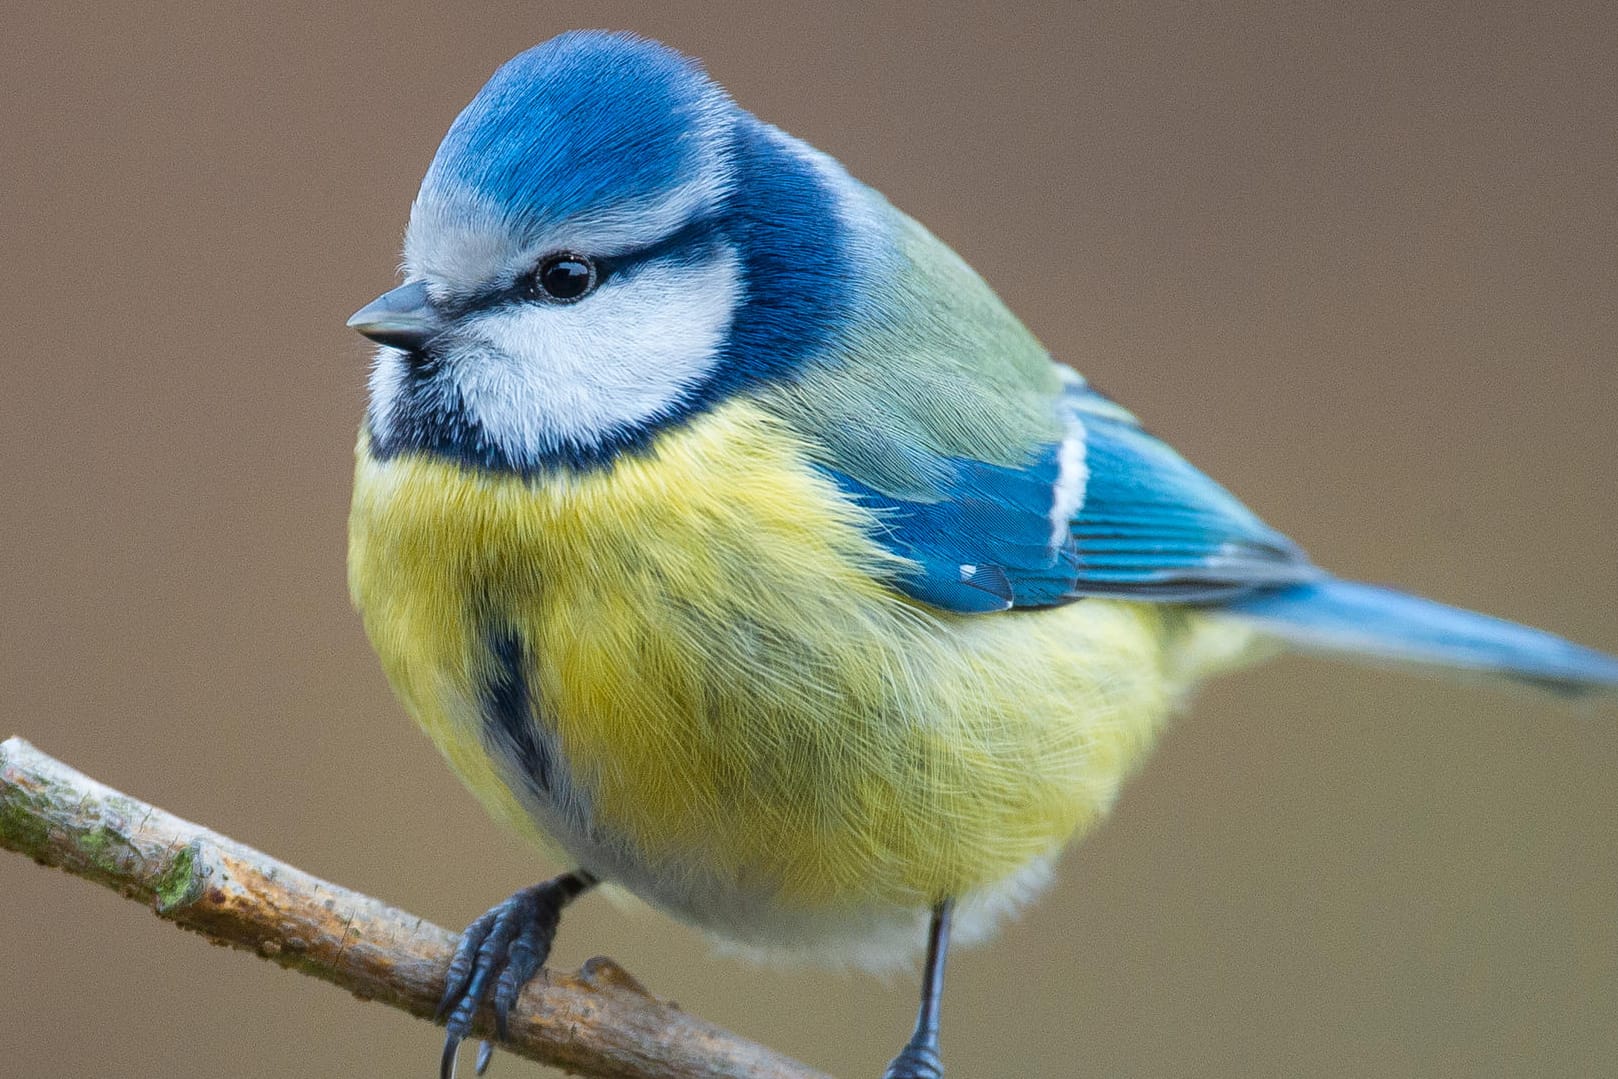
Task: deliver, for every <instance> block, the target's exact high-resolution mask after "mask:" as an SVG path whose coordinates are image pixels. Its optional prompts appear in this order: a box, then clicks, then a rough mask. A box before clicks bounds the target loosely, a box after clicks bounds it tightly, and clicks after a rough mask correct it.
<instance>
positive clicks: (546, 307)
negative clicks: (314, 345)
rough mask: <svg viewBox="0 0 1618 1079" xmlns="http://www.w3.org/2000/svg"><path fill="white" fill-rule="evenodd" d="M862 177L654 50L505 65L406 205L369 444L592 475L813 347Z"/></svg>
mask: <svg viewBox="0 0 1618 1079" xmlns="http://www.w3.org/2000/svg"><path fill="white" fill-rule="evenodd" d="M862 191H863V189H861V188H859V187H858V185H856V184H855V183H854V182H853V181H852V180H850V179H849V178H848V177H847V175H846V174H845V173H843V171H842V170H841V168H840V167H839V166H837V165H836V164H835V162H832V161H831V159H829V158H826V157H824V156H823V155H820V154H818V153H817V152H815V151H813V150H810V149H809V148H808V147H807V146H805V145H804V144H802V143H799V142H797V141H796V140H794V139H791V138H789V137H788V136H786V135H784V134H782V133H781V132H779V131H777V130H775V129H774V128H771V127H769V126H768V125H765V124H763V123H761V122H760V121H758V120H756V119H755V118H753V117H752V116H751V115H749V114H748V113H746V112H744V111H743V110H742V109H740V108H738V107H737V106H736V105H735V104H734V103H733V102H732V101H731V100H730V98H729V97H728V96H727V95H726V94H725V92H724V91H723V90H722V89H720V87H718V86H717V85H716V84H715V83H714V82H713V81H712V80H710V79H709V78H708V77H707V75H706V74H704V73H703V71H702V70H701V69H700V68H699V67H698V66H697V65H696V64H695V63H694V62H693V61H690V60H688V59H686V58H685V57H683V56H681V55H679V54H678V53H676V52H674V51H672V50H670V49H668V48H665V47H664V46H662V45H659V44H656V43H655V42H650V41H646V40H642V39H639V38H635V37H631V36H626V35H619V34H606V33H598V32H577V33H569V34H564V35H562V36H561V37H558V38H555V39H553V40H551V41H548V42H546V43H544V44H542V45H539V46H537V47H535V48H533V49H530V50H528V51H527V52H525V53H522V54H521V55H519V56H517V57H516V58H515V59H513V60H511V61H510V62H508V63H507V64H505V65H504V66H503V67H501V68H500V69H499V70H498V71H497V72H495V74H494V77H493V78H491V79H490V80H489V82H488V84H487V85H486V86H484V88H483V89H482V90H481V91H480V92H479V93H478V95H477V96H476V97H475V98H474V99H473V100H472V103H471V104H470V105H468V106H467V107H466V109H465V111H463V112H462V113H461V114H460V116H459V117H458V118H457V119H456V120H455V122H454V124H453V125H452V126H451V127H450V130H449V133H448V135H446V136H445V138H444V141H443V144H442V145H441V146H440V147H439V149H438V153H437V155H436V156H435V157H434V159H433V162H432V165H431V166H430V167H429V169H428V170H427V175H426V178H425V179H424V180H423V182H422V186H421V191H420V193H419V194H418V195H417V197H416V201H415V204H414V206H413V207H412V209H411V214H410V224H409V227H408V230H407V232H406V238H405V254H404V273H405V279H406V283H405V284H403V285H401V286H400V287H399V288H396V289H394V290H392V291H391V292H388V293H385V294H384V295H383V296H381V297H380V298H378V299H377V300H376V301H375V302H374V303H372V304H370V305H369V306H367V307H365V308H364V309H362V310H361V311H359V312H358V313H356V314H355V315H354V317H353V319H351V320H350V325H351V326H353V327H354V328H355V329H357V330H358V331H359V332H361V333H363V334H365V335H366V336H368V337H370V338H372V339H374V340H375V341H377V342H378V343H379V344H380V345H381V346H382V347H381V348H380V349H378V352H377V359H376V366H375V369H374V371H373V374H372V378H371V402H370V410H369V413H368V418H367V423H368V427H369V430H370V436H371V443H372V448H373V452H376V453H379V454H382V455H390V454H394V453H399V452H408V451H421V452H428V453H438V454H443V455H447V456H450V457H452V458H454V459H457V460H459V461H462V462H463V463H466V464H469V465H473V466H478V467H484V468H492V469H498V470H505V471H515V472H520V473H525V474H526V473H533V472H537V471H542V470H544V469H547V468H551V467H556V466H571V467H587V466H589V465H591V464H595V463H600V462H602V461H606V460H610V459H611V458H612V457H613V456H614V455H616V454H617V453H619V452H622V451H624V450H625V449H628V448H632V447H634V446H637V445H642V444H644V443H646V442H647V441H648V440H649V438H650V437H651V436H652V435H653V434H654V433H655V432H656V431H657V430H659V429H660V428H662V427H664V426H666V425H668V424H671V423H676V422H679V421H681V420H682V419H684V418H686V417H689V416H690V415H692V414H693V413H694V412H697V411H700V410H702V409H704V408H706V407H709V406H711V405H712V404H713V403H714V402H716V401H720V400H723V399H724V398H725V397H727V396H729V395H731V394H735V393H738V392H744V391H745V389H746V388H747V387H748V386H749V385H751V384H756V383H757V382H759V381H761V380H768V379H771V378H777V377H782V376H783V375H785V374H787V373H789V372H790V371H791V370H793V369H794V368H795V367H796V366H797V365H799V364H801V363H803V362H806V360H807V359H809V358H810V357H812V356H813V355H814V354H815V353H816V352H817V351H820V350H823V349H824V348H825V347H826V345H827V344H828V342H829V341H830V340H831V339H832V338H833V337H834V336H835V334H836V333H837V332H838V329H839V327H840V326H841V325H842V323H843V322H844V321H845V319H846V317H847V313H848V309H849V304H850V300H849V297H850V296H851V295H852V290H851V289H850V288H849V279H850V274H851V273H852V272H853V263H854V262H856V261H857V260H858V254H857V252H858V249H859V248H860V247H861V246H862V245H860V244H858V243H856V242H854V236H855V233H856V231H857V230H855V229H851V227H850V225H851V222H852V221H853V220H854V214H855V211H854V210H853V209H851V207H852V206H853V204H855V203H857V202H858V200H859V199H860V198H861V192H862Z"/></svg>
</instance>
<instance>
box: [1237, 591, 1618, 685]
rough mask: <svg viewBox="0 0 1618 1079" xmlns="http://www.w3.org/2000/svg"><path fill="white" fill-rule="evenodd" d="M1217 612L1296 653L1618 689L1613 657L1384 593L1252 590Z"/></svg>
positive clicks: (1526, 629)
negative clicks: (1294, 648) (1329, 654)
mask: <svg viewBox="0 0 1618 1079" xmlns="http://www.w3.org/2000/svg"><path fill="white" fill-rule="evenodd" d="M1221 610H1223V611H1227V612H1229V613H1230V614H1233V615H1237V616H1239V617H1241V619H1242V620H1243V621H1246V622H1250V623H1252V624H1253V625H1255V626H1257V627H1259V628H1260V629H1262V630H1264V631H1265V632H1266V633H1271V634H1274V635H1275V636H1276V637H1278V638H1279V639H1281V640H1283V641H1286V642H1287V643H1289V644H1293V645H1296V646H1298V647H1299V648H1305V649H1310V650H1318V651H1323V652H1338V653H1347V654H1350V655H1357V656H1362V657H1365V658H1368V659H1378V660H1388V661H1392V662H1395V663H1421V664H1432V665H1435V666H1439V667H1450V668H1454V669H1457V670H1466V671H1480V672H1484V673H1488V674H1497V675H1503V676H1505V677H1507V678H1513V679H1517V680H1519V681H1523V682H1531V683H1533V684H1535V685H1537V686H1541V687H1543V688H1545V689H1551V690H1555V691H1558V692H1562V693H1583V692H1600V691H1606V692H1614V691H1618V659H1615V658H1614V657H1612V656H1608V655H1604V654H1603V653H1601V652H1597V651H1594V650H1593V649H1589V648H1581V647H1580V646H1578V645H1576V644H1574V643H1572V642H1571V641H1565V640H1563V639H1562V638H1560V637H1557V636H1555V635H1554V634H1550V633H1545V632H1544V631H1542V630H1537V629H1530V628H1529V627H1527V626H1519V625H1517V624H1516V623H1514V622H1506V621H1504V620H1502V619H1499V618H1490V617H1489V616H1488V615H1485V614H1476V613H1474V612H1472V611H1463V610H1461V609H1460V608H1458V607H1446V606H1444V605H1443V604H1442V603H1434V602H1432V601H1431V600H1425V599H1418V598H1417V597H1415V596H1410V595H1406V594H1405V593H1403V592H1395V591H1393V590H1392V589H1389V588H1377V587H1375V586H1374V585H1368V584H1356V583H1354V582H1353V581H1337V580H1326V581H1321V582H1314V583H1310V584H1300V585H1293V586H1292V587H1289V588H1280V589H1276V590H1274V591H1266V592H1256V593H1253V594H1252V595H1249V596H1246V597H1243V598H1241V599H1238V600H1235V601H1233V602H1230V603H1228V604H1225V605H1223V606H1222V607H1221Z"/></svg>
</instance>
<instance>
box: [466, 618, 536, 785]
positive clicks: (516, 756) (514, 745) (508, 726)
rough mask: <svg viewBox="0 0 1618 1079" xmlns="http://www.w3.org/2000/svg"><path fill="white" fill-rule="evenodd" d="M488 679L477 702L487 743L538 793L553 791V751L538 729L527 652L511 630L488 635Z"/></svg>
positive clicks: (519, 638)
mask: <svg viewBox="0 0 1618 1079" xmlns="http://www.w3.org/2000/svg"><path fill="white" fill-rule="evenodd" d="M486 640H487V645H486V647H487V648H488V655H489V661H490V662H489V675H488V681H487V682H485V683H484V686H483V690H482V693H481V695H480V699H479V703H480V705H481V707H482V711H483V741H484V744H485V745H487V746H488V747H489V751H490V752H491V753H493V754H495V756H497V757H499V758H501V759H503V760H505V761H507V762H508V763H509V764H510V765H511V767H513V768H514V769H515V770H516V771H517V772H518V774H519V775H521V776H522V777H523V778H524V779H525V780H527V781H528V782H529V783H531V784H533V785H534V786H535V787H536V788H537V789H539V790H540V791H543V792H545V793H549V792H550V789H551V767H552V762H551V753H550V748H549V747H548V746H547V745H546V744H545V739H544V738H543V736H542V735H541V732H540V731H539V728H538V726H537V725H538V723H539V722H540V716H539V712H538V709H537V708H536V707H535V704H536V702H535V701H534V696H533V693H532V691H531V690H530V688H529V685H528V665H527V662H526V659H527V650H526V649H525V648H524V647H523V641H522V638H521V637H519V636H518V635H517V634H516V633H513V632H511V631H510V630H500V631H495V632H490V633H489V634H488V635H487V637H486Z"/></svg>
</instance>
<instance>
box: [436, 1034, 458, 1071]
mask: <svg viewBox="0 0 1618 1079" xmlns="http://www.w3.org/2000/svg"><path fill="white" fill-rule="evenodd" d="M460 1047H461V1039H460V1036H459V1035H457V1034H451V1035H449V1036H448V1037H447V1038H445V1039H444V1055H443V1056H441V1057H439V1058H438V1079H455V1055H456V1050H458V1049H459V1048H460Z"/></svg>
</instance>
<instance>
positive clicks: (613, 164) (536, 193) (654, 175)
mask: <svg viewBox="0 0 1618 1079" xmlns="http://www.w3.org/2000/svg"><path fill="white" fill-rule="evenodd" d="M733 110H734V106H732V105H731V103H730V99H729V98H728V97H727V96H726V94H725V92H724V91H723V90H722V89H720V88H719V86H718V85H716V84H715V83H714V82H713V81H712V80H711V79H709V78H708V76H707V74H706V73H705V72H704V71H703V70H702V68H701V67H700V66H699V65H698V64H697V63H696V61H694V60H691V59H689V58H687V57H685V56H682V55H681V54H679V53H677V52H675V51H674V50H673V49H670V48H667V47H666V46H663V45H660V44H658V43H657V42H655V41H647V40H645V39H643V38H639V37H635V36H634V35H631V34H622V33H607V32H605V31H599V30H577V31H572V32H569V33H565V34H562V35H560V36H558V37H555V38H552V39H551V40H549V41H547V42H545V43H544V44H541V45H536V46H535V47H533V48H532V49H529V50H528V51H527V52H524V53H520V54H519V55H517V56H516V57H514V58H513V59H511V60H510V61H508V62H507V63H505V64H504V65H502V66H501V68H500V69H499V70H498V71H496V72H495V73H494V76H493V77H492V78H491V79H490V80H489V82H488V84H487V85H485V86H484V87H483V89H482V90H480V91H479V92H478V95H477V96H476V97H474V98H473V99H472V102H471V104H469V105H467V107H466V108H465V109H464V110H463V111H462V112H461V114H460V116H458V117H457V118H456V120H455V123H454V124H453V125H452V126H451V127H450V130H449V133H448V134H447V135H446V136H445V137H444V141H443V144H442V145H441V146H439V148H438V153H437V155H436V156H435V157H434V158H433V163H432V166H431V167H430V168H429V169H428V171H427V176H426V178H425V179H424V180H423V181H422V197H423V198H424V199H426V200H429V201H431V200H432V199H433V198H434V197H435V196H441V195H447V196H449V197H451V198H453V193H454V191H455V190H456V189H461V190H466V189H470V190H471V191H472V192H475V193H476V194H477V195H479V196H481V198H482V199H483V200H486V201H487V203H488V204H490V205H492V206H494V207H496V208H498V209H499V210H500V211H501V212H502V213H504V214H505V215H506V216H507V221H506V222H505V224H506V225H507V227H514V228H516V229H518V230H527V229H532V228H540V227H544V226H545V225H550V224H555V223H556V222H557V221H561V220H564V219H567V218H571V217H574V216H577V215H580V214H587V213H589V212H590V211H591V210H595V209H600V208H604V207H606V206H621V205H623V204H624V203H625V202H626V201H633V200H635V199H638V198H650V197H653V196H656V195H657V194H660V193H664V192H667V191H669V190H671V189H672V188H673V187H675V186H677V185H678V184H679V183H680V182H681V181H682V180H688V179H690V178H692V176H693V175H696V174H699V173H700V170H701V159H702V156H703V152H704V143H705V141H706V140H707V139H709V138H711V137H712V133H713V132H714V131H715V125H719V124H723V123H724V122H725V120H726V119H727V118H728V117H729V115H730V114H731V113H732V112H733Z"/></svg>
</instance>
